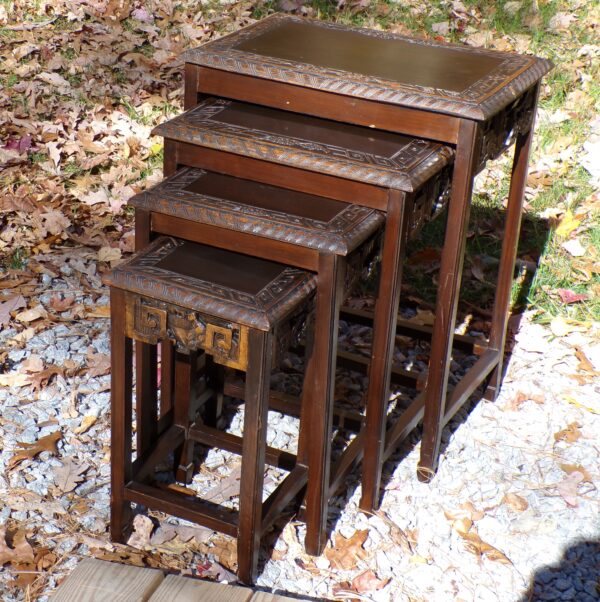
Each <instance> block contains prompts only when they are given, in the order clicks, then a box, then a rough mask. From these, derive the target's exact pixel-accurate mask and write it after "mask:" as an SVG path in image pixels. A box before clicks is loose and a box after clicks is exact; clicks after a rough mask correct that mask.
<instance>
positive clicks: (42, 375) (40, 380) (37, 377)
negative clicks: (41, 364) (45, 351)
mask: <svg viewBox="0 0 600 602" xmlns="http://www.w3.org/2000/svg"><path fill="white" fill-rule="evenodd" d="M57 374H64V370H63V368H60V367H58V366H57V365H56V364H51V365H50V366H48V367H47V368H46V369H45V370H42V371H41V372H36V373H35V374H32V375H31V385H32V387H33V389H34V390H39V389H41V388H42V387H44V386H46V385H47V384H48V383H49V382H50V379H51V378H52V377H53V376H56V375H57Z"/></svg>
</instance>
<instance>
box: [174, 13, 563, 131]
mask: <svg viewBox="0 0 600 602" xmlns="http://www.w3.org/2000/svg"><path fill="white" fill-rule="evenodd" d="M185 60H186V62H189V63H194V64H197V65H202V66H205V67H212V68H216V69H222V70H225V71H232V72H235V73H243V74H246V75H251V76H255V77H260V78H264V79H268V80H274V81H279V82H284V83H288V84H294V85H299V86H303V87H307V88H313V89H316V90H323V91H328V92H332V93H335V94H344V95H348V96H355V97H359V98H364V99H368V100H375V101H380V102H386V103H391V104H396V105H402V106H408V107H413V108H418V109H424V110H429V111H435V112H439V113H445V114H448V115H455V116H459V117H468V118H471V119H475V120H485V119H488V118H489V117H491V116H493V115H494V114H496V113H497V112H498V111H500V110H501V109H503V108H504V107H505V106H507V105H508V104H509V103H510V102H512V101H513V100H514V99H515V98H517V97H518V96H519V95H520V94H521V93H522V92H524V91H525V90H527V89H528V88H530V87H531V86H532V85H533V84H534V83H535V82H537V81H539V80H540V79H541V77H542V76H543V75H544V74H545V73H547V72H548V71H549V70H550V69H551V67H552V63H551V62H550V61H548V60H546V59H542V58H539V57H535V56H527V55H520V54H515V53H508V52H497V51H492V50H486V49H482V48H472V47H467V46H460V45H456V44H447V43H444V42H438V41H432V40H417V39H412V38H407V37H403V36H399V35H396V34H392V33H387V32H382V31H377V30H370V29H360V28H354V27H348V26H344V25H338V24H334V23H325V22H322V21H314V20H310V19H304V18H301V17H295V16H289V15H281V14H275V15H272V16H270V17H267V18H266V19H263V20H262V21H259V22H258V23H255V24H253V25H251V26H249V27H246V28H244V29H241V30H239V31H237V32H235V33H233V34H231V35H228V36H225V37H223V38H220V39H218V40H215V41H213V42H209V43H208V44H205V45H204V46H201V47H199V48H195V49H193V50H190V51H188V52H187V53H186V54H185Z"/></svg>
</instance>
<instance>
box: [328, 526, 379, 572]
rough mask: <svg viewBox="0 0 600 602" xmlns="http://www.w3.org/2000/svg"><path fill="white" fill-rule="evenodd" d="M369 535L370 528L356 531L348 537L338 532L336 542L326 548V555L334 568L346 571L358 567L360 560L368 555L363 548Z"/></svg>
mask: <svg viewBox="0 0 600 602" xmlns="http://www.w3.org/2000/svg"><path fill="white" fill-rule="evenodd" d="M368 536H369V531H368V529H365V530H363V531H356V532H355V533H354V535H352V537H349V538H348V539H346V538H345V537H344V536H343V535H341V534H340V533H336V536H335V544H334V545H332V547H329V548H327V549H326V550H325V556H326V558H327V560H329V562H330V563H331V566H332V568H334V569H342V570H345V571H347V570H350V569H354V568H356V565H357V564H358V561H359V560H364V559H365V558H366V557H367V551H366V550H365V549H364V548H363V544H364V543H365V541H367V537H368Z"/></svg>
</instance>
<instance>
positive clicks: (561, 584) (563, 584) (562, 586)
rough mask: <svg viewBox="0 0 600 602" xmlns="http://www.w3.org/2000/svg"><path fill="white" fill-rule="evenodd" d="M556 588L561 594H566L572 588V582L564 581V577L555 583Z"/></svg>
mask: <svg viewBox="0 0 600 602" xmlns="http://www.w3.org/2000/svg"><path fill="white" fill-rule="evenodd" d="M554 587H555V588H556V589H557V590H558V591H560V592H564V591H566V590H568V589H569V588H570V587H571V582H570V581H569V580H567V579H563V578H562V577H561V578H559V579H557V580H556V581H555V582H554Z"/></svg>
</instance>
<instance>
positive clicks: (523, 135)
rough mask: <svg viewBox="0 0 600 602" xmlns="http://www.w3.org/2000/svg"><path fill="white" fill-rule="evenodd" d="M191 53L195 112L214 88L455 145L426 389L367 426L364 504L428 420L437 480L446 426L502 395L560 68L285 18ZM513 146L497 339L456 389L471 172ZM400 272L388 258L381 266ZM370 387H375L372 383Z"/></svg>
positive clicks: (425, 458) (424, 469) (190, 93)
mask: <svg viewBox="0 0 600 602" xmlns="http://www.w3.org/2000/svg"><path fill="white" fill-rule="evenodd" d="M185 60H186V66H185V81H186V94H185V104H186V108H190V107H192V106H194V105H195V104H196V103H197V102H198V100H199V99H201V98H202V97H204V96H205V95H214V96H219V97H224V98H230V99H236V100H242V101H245V102H251V103H256V104H259V105H263V106H270V107H274V108H279V109H284V110H286V111H292V112H298V113H303V114H309V115H314V116H318V117H324V118H328V119H332V120H338V121H344V122H346V123H353V124H357V125H363V126H368V127H371V128H377V129H380V130H387V131H390V132H397V133H402V134H407V135H411V136H415V137H418V138H425V139H430V140H435V141H438V142H442V143H445V144H448V145H450V146H452V147H454V148H455V151H456V156H455V164H454V172H453V177H452V193H451V198H450V203H449V209H448V218H447V224H446V234H445V240H444V247H443V252H442V258H441V266H440V274H439V287H438V296H437V305H436V311H435V323H434V326H433V332H432V345H431V358H430V362H429V372H428V377H427V383H426V387H425V390H424V391H423V392H422V393H421V394H420V395H419V396H418V398H417V399H416V400H415V401H414V402H413V404H412V405H411V407H410V408H409V409H408V410H407V412H406V413H405V414H406V418H405V419H404V421H403V422H400V424H396V425H394V426H393V427H392V428H390V429H389V430H388V431H387V432H385V431H386V427H385V421H382V420H380V419H379V418H378V417H375V416H372V420H367V424H366V438H367V440H368V444H367V445H366V446H365V452H364V454H365V455H364V460H363V471H362V473H363V478H362V487H363V492H362V499H361V502H360V505H361V507H362V508H364V509H373V508H374V507H375V506H376V505H377V503H378V493H379V487H380V478H381V467H382V463H383V461H384V460H385V459H386V458H387V457H388V456H389V455H390V454H391V453H392V451H393V450H394V448H395V447H396V445H397V443H398V441H399V440H400V439H401V438H402V437H403V436H405V435H406V434H407V432H408V431H409V430H410V429H412V428H413V427H414V426H415V425H416V424H417V423H418V422H419V421H420V420H421V419H423V418H424V436H423V440H422V446H421V459H420V463H419V471H418V474H419V478H420V479H422V480H429V479H430V478H431V476H432V474H433V473H434V471H435V469H436V466H437V460H438V455H439V447H440V437H441V431H442V429H443V427H444V425H445V424H446V423H447V422H448V421H449V420H450V419H451V417H452V416H453V415H454V413H455V412H456V411H457V410H458V409H459V408H460V407H461V406H462V404H463V403H464V402H465V401H466V400H467V399H468V398H469V396H470V395H471V394H472V393H473V392H474V391H475V390H476V389H477V388H478V387H479V386H480V385H481V384H482V383H484V382H486V380H487V388H486V392H485V396H486V398H487V399H494V398H495V396H496V395H497V392H498V389H499V386H500V382H501V378H502V368H503V365H502V364H503V354H504V344H505V336H506V326H507V319H508V307H509V301H510V289H511V282H512V277H513V272H514V264H515V257H516V249H517V242H518V236H519V229H520V222H521V212H522V203H523V193H524V188H525V182H526V175H527V163H528V156H529V151H530V149H531V144H532V137H533V123H534V116H535V111H536V106H537V98H538V92H539V87H540V81H541V78H542V77H543V76H544V75H545V74H546V73H547V72H548V71H549V70H550V69H551V67H552V64H551V62H550V61H548V60H545V59H542V58H538V57H535V56H525V55H519V54H513V53H506V52H496V51H490V50H485V49H479V48H469V47H465V46H459V45H451V44H446V43H442V42H438V41H431V40H416V39H410V38H406V37H402V36H398V35H394V34H391V33H386V32H381V31H373V30H364V29H357V28H351V27H346V26H341V25H337V24H331V23H323V22H318V21H312V20H307V19H303V18H299V17H294V16H284V15H278V14H276V15H273V16H271V17H269V18H266V19H263V20H262V21H260V22H258V23H256V24H255V25H253V26H251V27H247V28H245V29H243V30H241V31H238V32H236V33H233V34H231V35H228V36H225V37H223V38H221V39H219V40H216V41H213V42H210V43H208V44H206V45H204V46H202V47H200V48H197V49H194V50H191V51H188V53H187V54H186V57H185ZM513 142H514V143H515V151H514V159H513V167H512V174H511V181H510V190H509V194H508V200H507V208H506V220H505V233H504V238H503V244H502V254H501V260H500V266H499V275H498V282H497V292H496V297H495V302H494V308H493V317H492V325H491V332H490V337H489V341H488V344H487V347H486V349H485V350H484V351H483V353H482V354H481V356H480V357H479V359H478V361H477V362H476V363H475V364H474V366H473V367H472V368H471V369H470V370H469V371H468V372H467V374H466V375H465V376H464V377H463V378H462V380H461V381H460V383H459V384H458V385H457V386H456V387H455V388H454V390H453V391H452V392H451V394H450V395H447V393H448V372H449V364H450V355H451V350H452V342H453V337H454V328H455V320H456V310H457V302H458V296H459V291H460V286H461V272H462V267H463V260H464V254H465V241H466V234H467V226H468V221H469V209H470V201H471V194H472V190H473V180H474V177H475V175H476V174H477V173H478V172H479V171H480V170H481V169H482V168H483V167H484V166H485V164H486V162H487V161H488V160H490V159H494V158H496V157H498V156H499V155H501V154H502V153H504V152H506V151H507V150H508V148H509V147H510V146H511V145H512V143H513ZM391 269H393V268H392V266H389V265H386V264H385V258H384V264H383V265H382V272H386V270H391ZM390 273H391V272H390ZM394 311H395V308H394ZM389 326H390V328H389V330H388V333H387V338H388V341H391V340H392V337H393V336H394V333H395V328H394V327H395V324H394V323H393V320H392V321H390V324H389ZM377 343H379V344H383V345H385V344H387V342H383V341H379V342H377V341H375V344H377ZM376 352H377V350H374V355H375V354H376ZM371 368H373V365H372V366H371ZM381 374H383V375H384V379H383V382H379V383H378V386H377V387H375V389H377V388H379V390H381V388H384V389H385V388H387V387H388V386H389V368H388V369H386V370H384V371H383V372H382V373H381ZM371 377H373V370H371ZM369 394H370V395H376V394H377V391H375V390H374V388H373V387H371V388H370V393H369ZM381 412H384V408H382V409H381Z"/></svg>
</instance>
